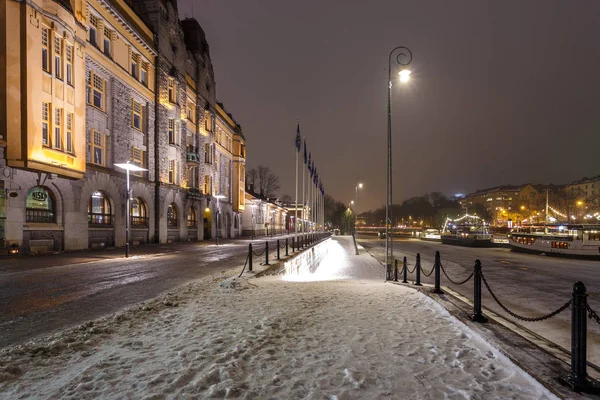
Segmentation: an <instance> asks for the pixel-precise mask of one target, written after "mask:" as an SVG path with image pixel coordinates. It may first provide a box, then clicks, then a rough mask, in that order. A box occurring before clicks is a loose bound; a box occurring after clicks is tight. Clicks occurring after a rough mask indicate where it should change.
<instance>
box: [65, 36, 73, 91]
mask: <svg viewBox="0 0 600 400" xmlns="http://www.w3.org/2000/svg"><path fill="white" fill-rule="evenodd" d="M65 49H66V52H67V83H68V84H69V85H71V86H73V46H71V45H66V46H65Z"/></svg>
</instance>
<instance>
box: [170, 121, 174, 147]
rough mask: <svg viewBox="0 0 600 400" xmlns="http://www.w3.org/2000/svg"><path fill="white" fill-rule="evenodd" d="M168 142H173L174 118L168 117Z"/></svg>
mask: <svg viewBox="0 0 600 400" xmlns="http://www.w3.org/2000/svg"><path fill="white" fill-rule="evenodd" d="M169 144H175V120H174V119H173V118H169Z"/></svg>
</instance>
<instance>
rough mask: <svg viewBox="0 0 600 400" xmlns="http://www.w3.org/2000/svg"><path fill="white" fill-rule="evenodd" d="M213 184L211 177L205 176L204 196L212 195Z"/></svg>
mask: <svg viewBox="0 0 600 400" xmlns="http://www.w3.org/2000/svg"><path fill="white" fill-rule="evenodd" d="M211 192H212V182H211V178H210V175H204V194H211Z"/></svg>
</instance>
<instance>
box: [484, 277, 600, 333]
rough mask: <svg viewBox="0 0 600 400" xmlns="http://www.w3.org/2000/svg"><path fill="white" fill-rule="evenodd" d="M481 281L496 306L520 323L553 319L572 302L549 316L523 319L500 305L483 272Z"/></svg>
mask: <svg viewBox="0 0 600 400" xmlns="http://www.w3.org/2000/svg"><path fill="white" fill-rule="evenodd" d="M481 279H482V280H483V283H484V284H485V287H486V288H487V290H488V291H489V292H490V294H491V295H492V297H493V298H494V300H495V301H496V303H498V305H499V306H500V307H501V308H502V309H503V310H504V311H506V312H507V313H508V314H509V315H510V316H512V317H514V318H516V319H520V320H521V321H527V322H538V321H543V320H546V319H550V318H552V317H554V316H555V315H558V314H560V313H561V312H563V311H564V310H566V309H567V308H569V306H571V303H572V302H573V300H569V301H567V302H566V303H565V304H564V305H562V306H561V307H560V308H557V309H556V310H554V311H552V312H551V313H549V314H546V315H542V316H541V317H523V316H522V315H519V314H516V313H514V312H512V311H510V310H509V309H508V308H507V307H506V306H505V305H504V304H502V303H501V302H500V300H499V299H498V297H497V296H496V294H495V293H494V292H493V291H492V288H491V287H490V285H489V284H488V282H487V279H485V275H483V272H482V273H481ZM587 307H588V311H589V306H587ZM596 318H598V316H597V315H596Z"/></svg>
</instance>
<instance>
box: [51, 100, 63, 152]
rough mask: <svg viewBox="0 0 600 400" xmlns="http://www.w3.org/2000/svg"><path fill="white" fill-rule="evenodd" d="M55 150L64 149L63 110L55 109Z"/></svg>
mask: <svg viewBox="0 0 600 400" xmlns="http://www.w3.org/2000/svg"><path fill="white" fill-rule="evenodd" d="M53 145H54V148H55V149H62V109H61V108H55V109H54V142H53Z"/></svg>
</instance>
